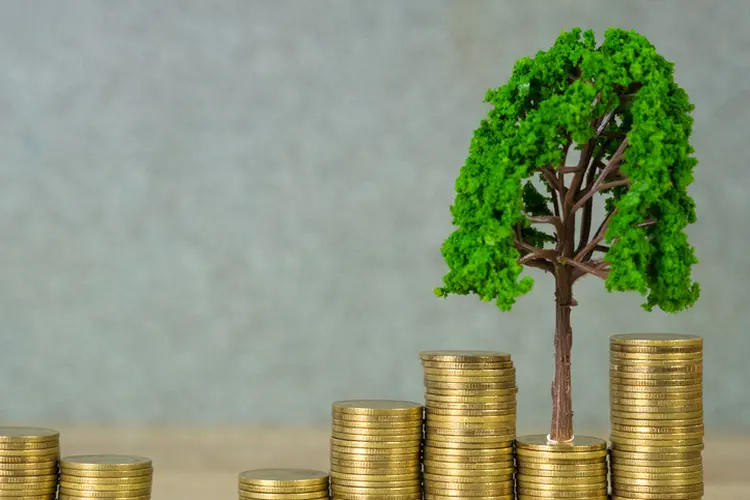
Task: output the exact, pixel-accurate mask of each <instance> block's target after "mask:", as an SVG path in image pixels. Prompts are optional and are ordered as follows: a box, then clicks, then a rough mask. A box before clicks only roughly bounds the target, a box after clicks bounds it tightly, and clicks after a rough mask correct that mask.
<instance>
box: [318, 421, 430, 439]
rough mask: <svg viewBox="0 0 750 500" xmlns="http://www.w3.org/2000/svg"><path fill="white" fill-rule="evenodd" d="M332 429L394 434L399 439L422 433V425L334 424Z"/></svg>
mask: <svg viewBox="0 0 750 500" xmlns="http://www.w3.org/2000/svg"><path fill="white" fill-rule="evenodd" d="M331 431H332V432H334V433H341V434H354V435H356V436H394V437H396V438H397V439H413V438H414V436H421V435H422V426H419V427H414V428H404V427H393V428H378V427H348V426H345V425H335V424H334V425H332V426H331Z"/></svg>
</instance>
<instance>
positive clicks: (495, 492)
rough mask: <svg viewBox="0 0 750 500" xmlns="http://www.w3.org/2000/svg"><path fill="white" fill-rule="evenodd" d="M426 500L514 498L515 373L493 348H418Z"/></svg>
mask: <svg viewBox="0 0 750 500" xmlns="http://www.w3.org/2000/svg"><path fill="white" fill-rule="evenodd" d="M420 358H421V360H422V366H423V367H424V383H425V445H424V492H425V499H426V500H443V499H445V500H448V499H455V498H457V497H486V498H490V497H491V498H492V499H493V500H501V499H508V500H510V499H512V498H513V494H514V488H513V472H514V463H513V440H514V439H515V437H516V393H517V391H518V389H517V388H516V372H515V368H514V367H513V362H512V361H511V359H510V355H509V354H506V353H502V352H492V351H426V352H422V353H420Z"/></svg>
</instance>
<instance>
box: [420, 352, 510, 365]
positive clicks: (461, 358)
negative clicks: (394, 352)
mask: <svg viewBox="0 0 750 500" xmlns="http://www.w3.org/2000/svg"><path fill="white" fill-rule="evenodd" d="M419 359H420V360H422V361H437V362H443V363H491V362H492V363H497V362H509V361H511V359H510V354H508V353H507V352H498V351H476V350H474V351H471V350H437V351H422V352H420V353H419Z"/></svg>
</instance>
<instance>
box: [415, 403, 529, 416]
mask: <svg viewBox="0 0 750 500" xmlns="http://www.w3.org/2000/svg"><path fill="white" fill-rule="evenodd" d="M517 408H518V405H517V404H516V402H515V401H512V402H509V403H498V404H486V403H444V402H442V401H427V405H426V410H425V411H427V412H430V411H433V410H450V411H453V412H469V413H471V412H486V411H489V412H494V411H502V410H504V411H508V410H512V411H516V409H517Z"/></svg>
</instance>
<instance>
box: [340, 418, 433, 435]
mask: <svg viewBox="0 0 750 500" xmlns="http://www.w3.org/2000/svg"><path fill="white" fill-rule="evenodd" d="M331 425H338V426H340V427H347V428H350V429H357V432H359V431H360V430H361V429H367V430H368V431H371V432H375V431H380V430H393V431H394V432H395V431H396V430H398V432H407V431H410V430H414V429H421V428H422V419H421V418H418V419H412V420H390V421H388V420H387V421H382V420H375V421H371V420H347V419H342V418H338V416H335V417H333V418H332V419H331Z"/></svg>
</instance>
